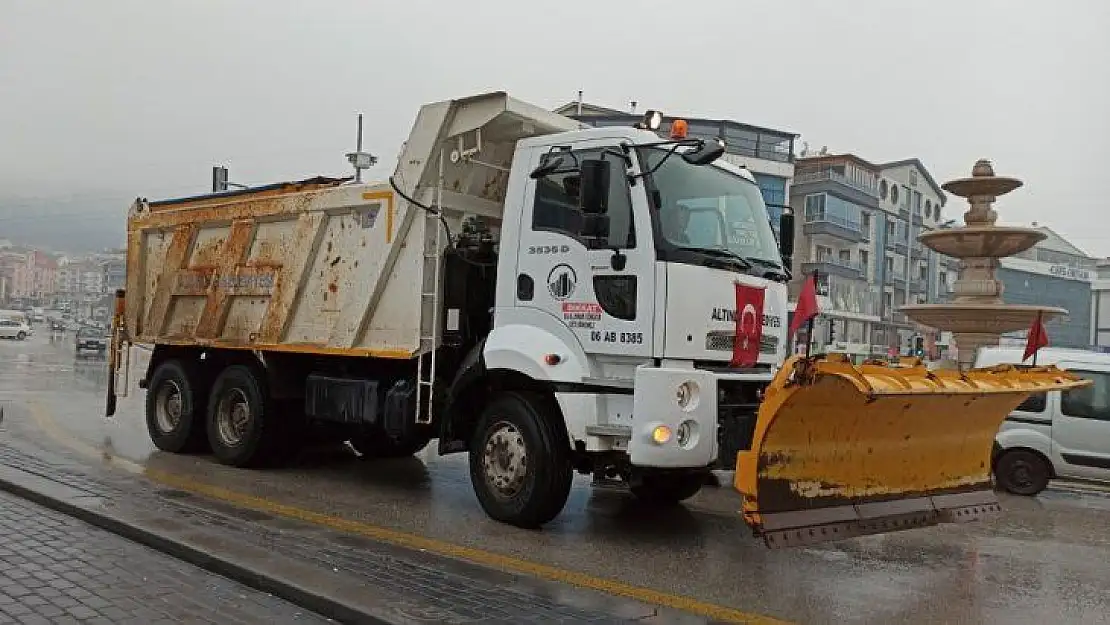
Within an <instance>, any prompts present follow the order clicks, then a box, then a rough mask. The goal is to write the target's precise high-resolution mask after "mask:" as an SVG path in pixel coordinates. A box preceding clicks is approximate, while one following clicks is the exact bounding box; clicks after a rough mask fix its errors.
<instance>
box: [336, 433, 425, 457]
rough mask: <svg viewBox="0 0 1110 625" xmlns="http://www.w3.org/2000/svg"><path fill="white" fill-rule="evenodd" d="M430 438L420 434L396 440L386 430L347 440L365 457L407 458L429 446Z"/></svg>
mask: <svg viewBox="0 0 1110 625" xmlns="http://www.w3.org/2000/svg"><path fill="white" fill-rule="evenodd" d="M429 441H431V439H430V438H427V437H425V436H418V437H414V438H411V439H407V440H404V439H403V440H394V439H393V438H391V437H390V436H388V435H387V434H385V433H384V432H381V433H378V434H364V435H362V436H356V437H354V438H352V439H351V440H349V441H347V442H349V443H350V444H351V447H354V448H355V451H357V452H358V453H360V454H362V457H363V458H366V459H372V458H381V459H386V458H405V457H407V456H411V455H413V454H415V453H417V452H419V451H420V450H422V449H424V448H425V447H427V446H428V442H429Z"/></svg>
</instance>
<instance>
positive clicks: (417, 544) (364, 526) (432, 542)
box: [29, 401, 789, 625]
mask: <svg viewBox="0 0 1110 625" xmlns="http://www.w3.org/2000/svg"><path fill="white" fill-rule="evenodd" d="M29 407H30V412H31V416H32V418H33V419H34V421H35V423H36V424H37V425H38V426H39V428H40V429H41V430H42V431H43V432H44V433H46V435H47V436H49V437H50V438H52V439H54V440H55V441H56V442H57V443H59V444H61V445H63V446H64V447H67V448H69V449H71V450H73V451H75V452H78V453H81V454H83V455H87V456H90V457H94V458H101V459H104V460H106V461H108V462H110V463H111V464H112V465H114V466H118V467H120V468H122V469H125V470H128V471H132V472H135V473H140V474H142V475H144V476H145V477H147V478H148V479H150V480H151V481H154V482H157V483H159V484H161V485H163V486H169V487H172V488H176V489H179V490H182V491H185V492H188V493H191V494H194V495H201V496H204V497H208V498H210V499H215V500H218V501H223V502H225V503H230V504H232V505H236V506H239V507H243V508H249V509H252V510H256V511H258V512H265V513H267V514H272V515H274V516H280V517H284V518H287V519H293V520H297V521H302V522H305V523H311V524H314V525H318V526H321V527H326V528H328V529H332V530H335V531H339V532H345V533H349V534H356V535H359V536H364V537H367V538H371V539H374V540H377V541H380V542H384V543H388V544H391V545H396V546H399V547H406V548H409V549H418V550H424V551H427V552H430V553H433V554H437V555H441V556H447V557H453V558H457V559H460V560H465V561H468V562H472V563H475V564H480V565H483V566H487V567H490V568H494V569H498V570H502V571H507V572H511V573H520V574H525V575H530V576H533V577H537V578H540V579H544V580H548V581H556V582H562V583H565V584H570V585H572V586H578V587H580V588H587V589H590V590H595V591H598V592H603V593H607V594H611V595H616V596H619V597H626V598H628V599H634V600H636V601H642V602H644V603H651V604H655V605H659V606H664V607H668V608H674V609H677V610H683V611H685V612H690V613H693V614H697V615H700V616H705V617H708V618H711V619H714V620H717V621H723V622H727V623H751V624H758V625H787V624H788V623H789V622H788V621H783V620H779V619H776V618H772V617H769V616H764V615H762V614H754V613H750V612H743V611H741V610H736V609H734V608H729V607H725V606H721V605H716V604H713V603H707V602H704V601H699V600H697V599H694V598H692V597H685V596H682V595H676V594H672V593H668V592H662V591H658V590H653V589H651V588H644V587H642V586H633V585H631V584H625V583H623V582H619V581H616V580H612V579H605V578H602V577H594V576H592V575H587V574H585V573H580V572H577V571H570V570H566V569H561V568H558V567H554V566H550V565H547V564H541V563H539V562H531V561H529V560H521V559H519V558H513V557H510V556H505V555H501V554H498V553H493V552H490V551H484V550H481V549H475V548H473V547H465V546H462V545H456V544H454V543H449V542H445V541H442V540H437V539H435V538H428V537H426V536H420V535H417V534H410V533H408V532H401V531H398V530H394V529H389V528H385V527H380V526H376V525H370V524H368V523H362V522H359V521H352V520H349V519H344V518H341V517H337V516H332V515H328V514H321V513H319V512H313V511H311V510H305V509H303V508H297V507H295V506H290V505H287V504H282V503H278V502H276V501H272V500H269V499H264V498H262V497H255V496H253V495H247V494H244V493H239V492H235V491H232V490H228V489H226V488H223V487H220V486H214V485H211V484H205V483H203V482H198V481H196V480H193V479H191V478H188V477H184V476H181V475H176V474H173V473H168V472H165V471H159V470H157V469H150V468H145V467H143V466H141V465H139V464H136V463H134V462H131V461H129V460H124V459H122V458H118V457H109V456H108V454H106V453H105V452H103V451H102V450H98V449H96V448H95V447H93V446H92V445H89V444H87V443H85V442H83V441H80V440H78V439H77V438H75V437H73V436H72V435H70V434H68V433H66V432H64V431H63V430H62V429H61V428H60V427H58V424H57V423H56V422H55V421H54V419H53V417H52V416H51V414H50V411H49V410H48V409H47V408H46V407H44V406H43V405H42V404H40V403H39V402H37V401H31V402H29Z"/></svg>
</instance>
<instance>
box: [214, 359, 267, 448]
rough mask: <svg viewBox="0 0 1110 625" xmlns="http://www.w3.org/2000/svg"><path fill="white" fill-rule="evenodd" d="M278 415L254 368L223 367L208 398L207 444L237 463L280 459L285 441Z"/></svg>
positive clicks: (239, 366) (241, 366) (242, 366)
mask: <svg viewBox="0 0 1110 625" xmlns="http://www.w3.org/2000/svg"><path fill="white" fill-rule="evenodd" d="M279 415H280V412H279V410H278V409H277V408H276V406H275V405H274V403H273V402H271V401H269V400H268V397H267V393H266V388H265V385H264V382H263V381H262V380H260V379H259V376H257V375H256V374H255V372H254V370H252V369H251V368H250V367H247V366H244V365H231V366H230V367H228V368H226V369H224V370H223V371H222V372H220V375H218V376H217V377H216V381H215V382H214V383H213V384H212V393H211V394H210V395H209V398H208V423H207V424H208V444H209V445H211V447H212V453H213V455H215V456H216V459H217V460H219V461H220V462H221V463H223V464H227V465H231V466H234V467H254V466H259V465H262V464H267V463H270V462H272V461H274V460H277V456H278V454H279V453H280V451H281V443H282V442H283V440H282V434H283V432H282V431H281V429H280V427H281V423H280V421H281V419H280V417H279Z"/></svg>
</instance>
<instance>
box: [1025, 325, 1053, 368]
mask: <svg viewBox="0 0 1110 625" xmlns="http://www.w3.org/2000/svg"><path fill="white" fill-rule="evenodd" d="M1042 347H1048V332H1047V331H1046V330H1045V329H1044V320H1043V318H1042V313H1037V318H1036V319H1034V320H1033V325H1032V326H1030V327H1029V334H1027V335H1026V336H1025V354H1024V355H1023V356H1022V357H1021V361H1022V362H1025V361H1026V360H1029V357H1030V356H1036V355H1037V350H1039V349H1040V348H1042Z"/></svg>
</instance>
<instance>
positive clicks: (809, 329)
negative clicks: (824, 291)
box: [806, 269, 817, 360]
mask: <svg viewBox="0 0 1110 625" xmlns="http://www.w3.org/2000/svg"><path fill="white" fill-rule="evenodd" d="M813 295H814V298H815V299H816V297H817V270H816V269H814V270H813ZM816 318H817V315H813V316H812V317H810V318H809V321H807V322H806V360H809V346H810V345H813V320H814V319H816Z"/></svg>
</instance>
